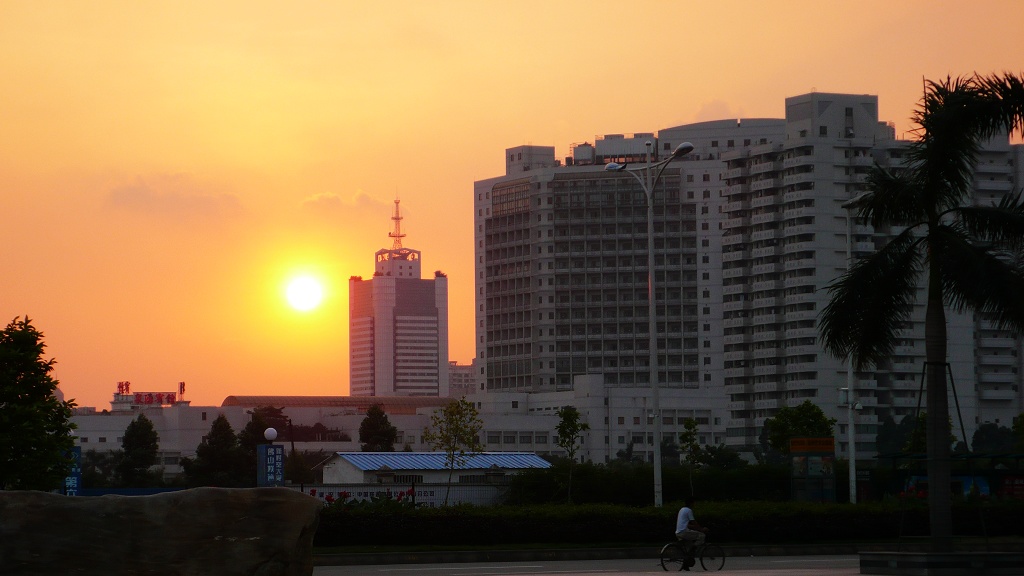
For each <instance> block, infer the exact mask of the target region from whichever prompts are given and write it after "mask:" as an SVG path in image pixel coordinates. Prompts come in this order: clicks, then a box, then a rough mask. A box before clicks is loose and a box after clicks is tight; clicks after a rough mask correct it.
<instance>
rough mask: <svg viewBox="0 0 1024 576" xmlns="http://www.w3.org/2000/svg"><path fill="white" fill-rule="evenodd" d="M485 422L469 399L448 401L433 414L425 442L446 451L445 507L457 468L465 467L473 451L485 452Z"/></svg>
mask: <svg viewBox="0 0 1024 576" xmlns="http://www.w3.org/2000/svg"><path fill="white" fill-rule="evenodd" d="M483 425H484V424H483V422H482V421H481V420H480V415H479V413H478V412H477V410H476V406H473V403H472V402H469V401H468V400H466V399H465V398H463V399H461V400H457V401H452V402H449V403H447V404H445V405H444V407H442V408H439V409H438V410H435V411H434V413H433V414H432V415H431V416H430V426H431V427H430V429H427V430H424V431H423V441H424V442H426V443H427V444H429V445H430V447H431V449H433V450H440V451H442V452H444V463H445V467H446V468H447V469H448V486H447V488H446V489H445V492H444V505H445V506H447V505H448V496H449V494H450V493H451V490H452V475H453V474H454V472H455V468H456V467H461V466H465V465H466V461H467V460H468V459H469V456H470V455H471V454H473V453H475V452H482V451H483V446H481V445H480V437H479V434H480V429H481V428H483Z"/></svg>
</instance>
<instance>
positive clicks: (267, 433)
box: [263, 428, 277, 442]
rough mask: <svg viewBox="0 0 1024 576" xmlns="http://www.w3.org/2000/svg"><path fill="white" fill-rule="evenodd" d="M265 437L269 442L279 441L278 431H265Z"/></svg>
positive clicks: (268, 429) (270, 429) (269, 429)
mask: <svg viewBox="0 0 1024 576" xmlns="http://www.w3.org/2000/svg"><path fill="white" fill-rule="evenodd" d="M263 437H264V438H266V439H267V440H268V441H270V442H273V441H274V440H277V430H274V429H273V428H267V429H266V430H264V431H263Z"/></svg>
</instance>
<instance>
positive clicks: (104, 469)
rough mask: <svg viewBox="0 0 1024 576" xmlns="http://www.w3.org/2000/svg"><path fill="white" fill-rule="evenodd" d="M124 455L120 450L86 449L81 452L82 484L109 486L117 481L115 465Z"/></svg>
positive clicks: (88, 486)
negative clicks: (101, 450)
mask: <svg viewBox="0 0 1024 576" xmlns="http://www.w3.org/2000/svg"><path fill="white" fill-rule="evenodd" d="M122 457H124V452H122V451H121V450H112V451H103V452H100V451H97V450H86V451H85V452H83V453H82V486H83V487H85V488H110V487H112V486H113V485H114V484H115V483H116V482H117V466H118V463H119V462H120V461H121V458H122Z"/></svg>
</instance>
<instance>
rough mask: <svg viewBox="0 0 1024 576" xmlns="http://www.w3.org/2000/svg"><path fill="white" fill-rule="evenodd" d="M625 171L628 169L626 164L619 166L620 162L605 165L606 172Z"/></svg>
mask: <svg viewBox="0 0 1024 576" xmlns="http://www.w3.org/2000/svg"><path fill="white" fill-rule="evenodd" d="M625 169H626V165H625V164H619V163H618V162H609V163H607V164H605V165H604V170H605V172H619V171H621V170H625Z"/></svg>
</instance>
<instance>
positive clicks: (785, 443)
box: [761, 400, 836, 454]
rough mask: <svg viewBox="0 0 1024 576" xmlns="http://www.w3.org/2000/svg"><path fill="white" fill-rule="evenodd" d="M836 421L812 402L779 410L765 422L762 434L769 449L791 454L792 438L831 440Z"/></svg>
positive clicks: (805, 401)
mask: <svg viewBox="0 0 1024 576" xmlns="http://www.w3.org/2000/svg"><path fill="white" fill-rule="evenodd" d="M835 423H836V419H835V418H829V417H827V416H825V413H824V412H823V411H822V410H821V408H818V407H817V406H815V405H814V404H813V403H811V401H810V400H804V402H803V404H800V405H799V406H796V407H794V408H790V407H789V406H784V407H782V408H779V410H778V412H776V413H775V416H772V417H771V418H768V419H767V420H765V421H764V428H763V429H762V431H761V432H762V434H763V435H764V438H765V439H766V440H767V443H768V448H769V449H770V450H772V451H774V452H777V453H779V454H789V440H790V439H791V438H831V437H832V427H833V426H834V425H835Z"/></svg>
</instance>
